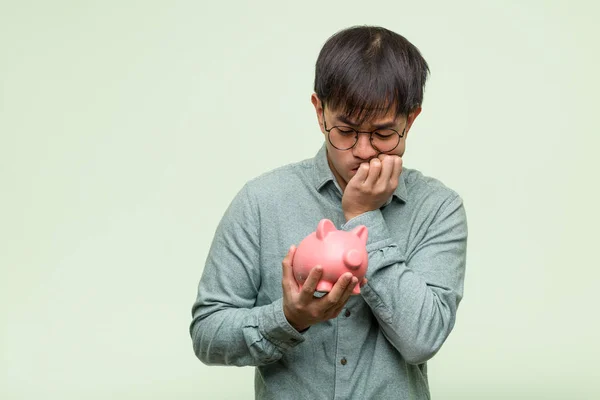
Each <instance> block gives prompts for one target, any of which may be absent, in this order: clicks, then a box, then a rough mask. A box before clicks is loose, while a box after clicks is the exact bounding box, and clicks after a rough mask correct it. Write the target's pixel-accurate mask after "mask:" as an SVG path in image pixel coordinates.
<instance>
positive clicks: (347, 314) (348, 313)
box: [344, 310, 352, 318]
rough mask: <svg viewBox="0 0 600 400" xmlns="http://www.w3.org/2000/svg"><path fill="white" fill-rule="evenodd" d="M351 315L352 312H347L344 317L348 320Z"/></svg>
mask: <svg viewBox="0 0 600 400" xmlns="http://www.w3.org/2000/svg"><path fill="white" fill-rule="evenodd" d="M350 314H352V313H351V312H350V310H346V312H345V313H344V317H346V318H348V317H349V316H350Z"/></svg>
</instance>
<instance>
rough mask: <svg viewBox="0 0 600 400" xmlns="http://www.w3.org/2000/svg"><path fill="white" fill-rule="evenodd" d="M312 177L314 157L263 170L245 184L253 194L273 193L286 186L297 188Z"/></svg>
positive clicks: (310, 180) (308, 181)
mask: <svg viewBox="0 0 600 400" xmlns="http://www.w3.org/2000/svg"><path fill="white" fill-rule="evenodd" d="M313 179H314V159H312V158H307V159H305V160H301V161H296V162H292V163H289V164H285V165H282V166H280V167H277V168H274V169H272V170H270V171H267V172H264V173H262V174H260V175H258V176H257V177H255V178H252V179H251V180H249V181H248V183H247V184H246V186H247V187H248V190H250V191H251V192H253V193H254V194H267V195H268V194H269V193H270V194H274V193H277V192H281V191H283V190H285V189H287V188H291V187H293V188H298V185H302V184H308V183H310V182H312V180H313Z"/></svg>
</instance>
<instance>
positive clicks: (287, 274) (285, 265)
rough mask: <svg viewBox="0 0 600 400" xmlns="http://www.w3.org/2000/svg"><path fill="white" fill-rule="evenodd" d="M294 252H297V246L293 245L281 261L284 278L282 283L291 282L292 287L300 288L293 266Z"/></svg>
mask: <svg viewBox="0 0 600 400" xmlns="http://www.w3.org/2000/svg"><path fill="white" fill-rule="evenodd" d="M294 254H296V246H294V245H291V246H290V248H289V250H288V252H287V254H286V255H285V257H284V258H283V261H282V262H281V267H282V274H283V279H282V283H283V284H284V285H285V284H286V283H287V284H290V285H291V286H292V288H294V289H296V290H297V289H298V283H297V282H296V278H294V271H293V268H292V261H293V259H294Z"/></svg>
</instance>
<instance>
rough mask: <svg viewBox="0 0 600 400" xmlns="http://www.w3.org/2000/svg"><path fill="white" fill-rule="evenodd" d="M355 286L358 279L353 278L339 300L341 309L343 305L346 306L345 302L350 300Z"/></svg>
mask: <svg viewBox="0 0 600 400" xmlns="http://www.w3.org/2000/svg"><path fill="white" fill-rule="evenodd" d="M357 284H358V278H357V277H355V276H353V277H352V279H351V280H350V283H348V286H347V287H346V290H345V291H344V293H343V294H342V298H341V299H340V306H341V307H343V306H344V304H346V302H347V301H348V299H349V298H350V296H352V292H353V291H354V288H355V287H356V285H357Z"/></svg>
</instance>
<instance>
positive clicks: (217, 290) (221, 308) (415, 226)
mask: <svg viewBox="0 0 600 400" xmlns="http://www.w3.org/2000/svg"><path fill="white" fill-rule="evenodd" d="M341 200H342V192H341V190H340V188H339V186H338V184H337V182H336V180H335V179H334V177H333V174H332V172H331V170H330V168H329V165H328V163H327V158H326V149H325V147H322V148H321V150H320V151H319V152H318V153H317V155H316V156H315V158H312V159H308V160H304V161H301V162H298V163H295V164H290V165H287V166H284V167H281V168H278V169H276V170H273V171H271V172H268V173H266V174H264V175H262V176H260V177H258V178H256V179H254V180H252V181H250V182H248V183H247V184H246V185H245V186H244V187H243V188H242V189H241V191H240V192H239V193H238V194H237V195H236V197H235V198H234V199H233V201H232V203H231V204H230V206H229V208H228V209H227V211H226V212H225V215H224V216H223V218H222V220H221V222H220V224H219V226H218V228H217V230H216V233H215V236H214V240H213V243H212V245H211V248H210V251H209V254H208V257H207V260H206V265H205V267H204V271H203V273H202V277H201V279H200V284H199V286H198V297H197V300H196V302H195V303H194V305H193V308H192V316H193V320H192V323H191V326H190V334H191V337H192V340H193V345H194V351H195V353H196V355H197V356H198V358H199V359H200V360H201V361H202V362H204V363H206V364H208V365H237V366H245V365H252V366H256V370H255V371H256V372H255V392H256V398H258V399H361V400H362V399H429V398H430V394H429V387H428V381H427V366H426V361H427V360H429V359H430V358H431V357H433V356H434V355H435V354H436V352H437V351H438V350H439V349H440V347H441V346H442V344H443V343H444V341H445V340H446V338H447V337H448V335H449V334H450V331H451V330H452V328H453V326H454V322H455V319H456V310H457V307H458V304H459V302H460V300H461V298H462V294H463V281H464V274H465V261H466V245H467V223H466V215H465V211H464V207H463V203H462V200H461V198H460V197H459V196H458V195H457V194H456V193H455V192H454V191H452V190H450V189H448V188H447V187H445V186H444V185H443V184H441V183H440V182H439V181H437V180H435V179H432V178H428V177H425V176H423V174H421V173H420V172H418V171H416V170H411V169H406V168H404V169H403V171H402V174H401V175H400V178H399V184H398V187H397V189H396V191H395V192H394V194H393V196H392V197H391V198H390V200H388V202H387V203H386V204H385V205H384V206H383V207H381V209H379V210H375V211H370V212H367V213H365V214H362V215H359V216H357V217H355V218H353V219H351V220H350V221H348V222H346V220H345V218H344V213H343V211H342V204H341ZM323 218H328V219H330V220H332V221H333V223H334V224H335V225H336V227H338V229H343V230H352V229H353V228H355V227H357V226H359V225H365V226H366V227H367V228H368V242H367V251H368V253H369V266H368V270H367V274H366V277H367V279H368V283H367V284H366V285H365V286H363V287H362V288H361V294H360V295H355V296H351V297H350V300H349V301H348V303H347V304H346V307H345V309H344V310H343V311H342V312H341V313H340V315H339V316H338V317H337V318H335V319H332V320H329V321H326V322H322V323H319V324H316V325H313V326H311V327H310V328H309V329H308V330H307V331H305V332H303V333H299V332H298V331H296V330H295V329H294V328H293V327H292V326H291V325H290V324H289V323H288V322H287V320H286V318H285V315H284V313H283V302H282V286H281V279H282V267H281V262H282V260H283V258H284V257H285V255H286V254H287V251H288V249H289V247H290V245H292V244H295V245H298V243H300V241H301V240H302V239H303V238H304V237H305V236H306V235H308V234H310V233H311V232H313V231H315V230H316V227H317V224H318V222H319V221H320V220H321V219H323Z"/></svg>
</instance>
